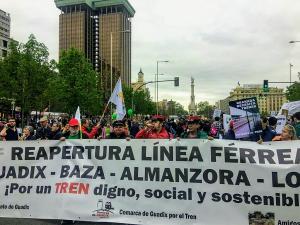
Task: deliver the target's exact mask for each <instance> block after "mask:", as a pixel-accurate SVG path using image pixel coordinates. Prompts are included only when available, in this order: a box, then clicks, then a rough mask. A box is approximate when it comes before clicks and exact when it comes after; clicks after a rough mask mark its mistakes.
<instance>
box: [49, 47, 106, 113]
mask: <svg viewBox="0 0 300 225" xmlns="http://www.w3.org/2000/svg"><path fill="white" fill-rule="evenodd" d="M57 67H58V70H59V73H58V74H55V75H54V76H52V77H51V79H50V81H49V86H48V94H47V95H48V96H49V98H50V99H51V101H53V102H54V104H55V106H56V107H58V108H60V109H61V110H62V111H64V112H67V113H70V114H72V113H73V114H74V113H75V111H76V108H77V107H78V106H80V109H81V112H82V113H83V114H84V113H85V114H93V115H100V113H101V112H102V110H103V109H104V105H103V102H102V101H101V97H100V96H101V92H100V90H99V89H98V87H97V83H98V82H97V73H96V72H95V71H94V70H93V67H92V65H91V63H90V62H88V60H87V59H86V58H85V56H84V54H83V53H82V52H80V51H79V50H77V49H74V48H71V49H69V50H68V51H64V52H63V53H62V55H61V57H60V60H59V63H58V65H57Z"/></svg>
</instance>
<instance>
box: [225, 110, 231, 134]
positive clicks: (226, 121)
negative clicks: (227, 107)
mask: <svg viewBox="0 0 300 225" xmlns="http://www.w3.org/2000/svg"><path fill="white" fill-rule="evenodd" d="M230 120H231V116H230V115H227V114H223V127H224V130H225V133H226V132H227V131H228V130H229V123H230Z"/></svg>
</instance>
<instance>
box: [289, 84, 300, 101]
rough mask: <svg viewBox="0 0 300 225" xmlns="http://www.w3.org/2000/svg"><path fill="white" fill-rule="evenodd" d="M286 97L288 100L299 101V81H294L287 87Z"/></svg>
mask: <svg viewBox="0 0 300 225" xmlns="http://www.w3.org/2000/svg"><path fill="white" fill-rule="evenodd" d="M286 97H287V99H288V100H289V101H299V100H300V83H299V82H296V83H294V84H292V85H291V86H289V87H288V88H287V91H286Z"/></svg>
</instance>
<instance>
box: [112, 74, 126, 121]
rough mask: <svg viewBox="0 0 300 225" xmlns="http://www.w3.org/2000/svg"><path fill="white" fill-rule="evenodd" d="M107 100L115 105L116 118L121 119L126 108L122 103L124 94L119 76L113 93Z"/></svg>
mask: <svg viewBox="0 0 300 225" xmlns="http://www.w3.org/2000/svg"><path fill="white" fill-rule="evenodd" d="M109 102H111V103H113V104H115V105H116V107H117V112H116V113H117V120H122V119H123V118H124V116H125V115H126V108H125V103H124V96H123V91H122V84H121V78H119V80H118V82H117V84H116V86H115V89H114V91H113V93H112V94H111V96H110V99H109Z"/></svg>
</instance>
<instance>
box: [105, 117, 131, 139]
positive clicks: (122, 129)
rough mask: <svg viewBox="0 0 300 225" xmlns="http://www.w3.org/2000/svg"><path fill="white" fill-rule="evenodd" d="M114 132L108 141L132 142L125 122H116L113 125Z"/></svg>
mask: <svg viewBox="0 0 300 225" xmlns="http://www.w3.org/2000/svg"><path fill="white" fill-rule="evenodd" d="M112 126H113V131H112V132H111V133H110V134H109V136H108V137H107V138H108V139H127V140H130V136H129V134H128V130H127V128H126V126H125V123H124V121H122V120H116V121H114V122H113V124H112Z"/></svg>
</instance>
